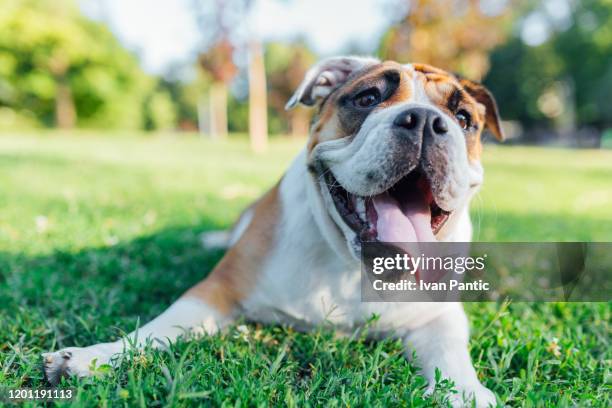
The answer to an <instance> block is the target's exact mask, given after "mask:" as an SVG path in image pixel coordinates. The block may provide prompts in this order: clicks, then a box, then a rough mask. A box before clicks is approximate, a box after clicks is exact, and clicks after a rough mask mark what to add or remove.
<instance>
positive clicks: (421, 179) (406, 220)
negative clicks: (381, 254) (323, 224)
mask: <svg viewBox="0 0 612 408" xmlns="http://www.w3.org/2000/svg"><path fill="white" fill-rule="evenodd" d="M340 61H341V62H340V64H338V60H335V61H333V63H332V64H331V68H330V66H323V67H318V70H317V71H315V72H314V73H312V72H310V73H309V74H310V76H311V77H310V78H308V77H307V79H306V81H305V82H307V81H310V82H308V83H306V85H304V84H303V85H302V87H301V89H300V90H298V93H297V96H296V97H297V98H301V101H302V102H305V103H306V104H309V103H308V102H311V103H310V104H316V105H317V112H316V114H315V118H314V120H313V125H312V128H311V135H310V139H309V143H308V165H309V169H310V171H311V173H312V175H313V177H314V178H315V181H316V183H317V185H318V189H319V190H320V194H321V195H322V196H323V199H324V202H325V203H326V207H327V210H328V212H329V215H330V217H331V218H332V219H333V220H334V222H335V224H336V225H337V226H338V228H339V229H340V230H341V231H342V233H343V235H344V237H345V238H346V240H347V243H348V244H349V248H350V249H351V250H352V252H353V253H354V254H356V253H358V252H359V246H360V243H361V242H362V241H381V242H424V241H435V240H438V239H443V238H444V237H445V236H446V235H448V233H449V231H450V230H452V228H453V222H454V221H456V218H457V214H458V213H459V210H462V209H464V208H465V206H466V205H467V204H468V202H469V200H470V198H471V197H472V196H473V195H474V193H475V192H476V191H477V190H478V188H479V186H480V185H481V183H482V180H483V174H482V173H483V172H482V167H481V165H480V155H481V151H482V147H481V142H480V134H481V132H482V130H483V128H484V126H485V123H486V124H488V125H489V126H490V127H491V128H492V130H493V132H494V133H496V135H498V136H500V137H501V134H500V132H499V122H498V118H497V110H496V107H495V102H494V101H493V100H492V98H491V97H490V94H489V93H488V92H487V91H486V90H484V88H482V87H481V86H479V85H477V84H475V83H472V82H469V81H465V80H460V79H458V78H457V77H455V76H453V75H451V74H449V73H447V72H445V71H442V70H440V69H437V68H434V67H430V66H427V65H423V64H410V65H400V64H398V63H395V62H384V63H380V62H377V61H374V60H361V59H359V60H353V59H350V60H348V61H347V60H346V59H344V60H340ZM342 61H343V62H342ZM300 91H301V94H300ZM308 98H310V99H308ZM294 103H295V101H294ZM290 104H291V102H290ZM487 110H489V112H487Z"/></svg>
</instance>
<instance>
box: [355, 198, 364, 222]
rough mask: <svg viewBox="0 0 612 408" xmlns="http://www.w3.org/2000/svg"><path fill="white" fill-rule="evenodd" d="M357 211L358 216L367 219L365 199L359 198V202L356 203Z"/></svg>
mask: <svg viewBox="0 0 612 408" xmlns="http://www.w3.org/2000/svg"><path fill="white" fill-rule="evenodd" d="M355 209H356V210H357V214H359V216H360V217H361V218H362V219H365V211H366V208H365V199H364V198H363V197H357V202H356V203H355Z"/></svg>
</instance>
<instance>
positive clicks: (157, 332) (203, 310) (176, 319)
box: [43, 279, 232, 385]
mask: <svg viewBox="0 0 612 408" xmlns="http://www.w3.org/2000/svg"><path fill="white" fill-rule="evenodd" d="M214 284H215V280H214V279H211V280H209V279H207V280H205V281H203V282H201V283H200V284H198V285H196V286H195V287H194V288H193V289H191V290H190V291H189V292H187V293H186V294H185V295H183V296H182V297H181V298H179V299H178V300H177V301H176V302H174V303H173V304H172V305H171V306H170V307H169V308H168V309H166V311H165V312H163V313H162V314H161V315H159V316H158V317H156V318H155V319H153V320H152V321H151V322H149V323H147V324H146V325H144V326H143V327H141V328H139V329H138V330H135V331H134V332H132V333H130V334H129V335H128V336H126V337H124V338H122V339H120V340H117V341H115V342H111V343H100V344H95V345H92V346H89V347H69V348H65V349H62V350H60V351H57V352H50V353H44V354H43V364H44V372H45V377H46V378H47V380H48V381H49V382H50V383H51V384H53V385H55V384H57V383H59V381H60V379H61V378H62V377H66V376H72V375H74V376H78V377H86V376H89V375H92V371H91V369H92V365H93V364H94V361H95V365H96V366H100V365H102V364H109V363H112V361H111V359H112V358H113V357H116V356H119V355H121V354H122V353H124V352H125V351H126V350H127V349H129V348H130V347H137V348H142V347H143V346H144V345H145V344H147V342H150V344H151V345H152V346H153V347H160V346H163V345H167V344H168V343H169V342H170V341H173V340H175V339H176V338H177V337H178V336H180V335H182V334H186V333H188V332H191V333H196V334H197V333H208V334H214V333H215V332H217V331H218V330H219V328H221V327H222V326H224V325H226V324H227V323H229V322H230V321H231V316H232V314H231V313H228V311H227V310H224V311H222V310H221V309H223V307H219V306H223V305H217V304H216V303H215V298H214V291H215V290H216V288H215V287H214V286H215V285H214ZM211 286H212V287H211Z"/></svg>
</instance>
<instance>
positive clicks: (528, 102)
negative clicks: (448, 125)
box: [484, 0, 612, 129]
mask: <svg viewBox="0 0 612 408" xmlns="http://www.w3.org/2000/svg"><path fill="white" fill-rule="evenodd" d="M524 3H525V4H526V6H524V7H522V8H519V9H517V10H516V11H515V14H516V16H515V19H516V22H515V29H514V34H513V36H512V37H511V38H510V39H509V41H508V42H506V43H505V44H503V45H502V46H500V47H498V48H497V49H495V50H494V51H493V52H492V54H491V69H490V70H489V72H488V75H487V77H486V78H485V81H484V82H485V84H486V85H487V86H488V87H489V88H490V89H491V90H492V92H493V94H494V95H496V97H497V99H498V100H499V101H500V102H501V103H500V108H501V111H502V116H504V117H505V118H506V119H514V120H519V121H520V122H521V123H522V124H523V126H525V127H533V126H551V125H553V126H554V125H561V126H562V125H563V124H564V121H568V120H569V121H571V122H574V123H573V124H574V125H577V126H585V125H589V126H595V127H597V128H600V129H602V128H605V127H609V126H611V125H612V104H610V95H612V1H611V0H583V1H577V2H566V4H567V5H568V7H570V13H569V15H568V16H567V18H559V17H557V18H555V13H554V12H552V11H551V9H550V7H554V6H555V4H554V2H551V1H547V0H540V1H536V2H534V1H529V2H524ZM561 3H563V2H561ZM561 5H563V4H561ZM529 17H532V18H537V21H539V23H540V24H541V26H542V27H540V28H541V29H543V30H546V31H547V33H546V37H547V38H544V41H542V42H541V43H539V44H531V45H528V44H527V43H526V42H525V40H526V38H525V34H524V32H522V31H521V29H520V28H521V26H522V25H524V24H526V23H527V21H526V20H527V19H528V18H529ZM527 40H528V41H529V38H527ZM547 97H548V98H547ZM556 105H558V106H556ZM569 125H570V126H571V125H572V123H570V124H569Z"/></svg>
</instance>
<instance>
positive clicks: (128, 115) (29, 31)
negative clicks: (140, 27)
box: [0, 0, 154, 128]
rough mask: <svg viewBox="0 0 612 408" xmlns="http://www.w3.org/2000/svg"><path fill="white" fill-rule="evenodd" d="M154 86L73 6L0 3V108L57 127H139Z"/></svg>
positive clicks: (25, 0) (67, 0)
mask: <svg viewBox="0 0 612 408" xmlns="http://www.w3.org/2000/svg"><path fill="white" fill-rule="evenodd" d="M153 82H154V81H153V80H152V79H151V78H149V77H147V76H146V75H145V74H144V73H143V72H142V71H141V70H140V68H139V66H138V63H137V61H136V59H135V58H134V57H133V56H132V55H131V54H129V53H128V52H127V51H125V50H124V49H123V47H121V45H120V44H119V43H118V41H117V40H116V39H115V38H114V36H113V35H112V34H111V33H110V32H109V31H108V30H107V29H106V27H104V26H103V25H102V24H99V23H96V22H93V21H91V20H88V19H86V18H85V17H83V16H82V15H81V14H80V13H79V10H78V7H77V6H76V4H75V3H74V1H72V0H55V1H50V0H4V1H3V5H2V13H1V14H0V105H4V106H8V107H10V108H12V109H14V110H16V111H27V110H31V111H33V114H34V115H35V116H36V117H37V118H39V120H40V121H42V122H43V123H44V124H47V125H51V124H55V125H56V126H58V127H61V128H72V127H74V126H75V125H77V124H78V125H80V126H92V125H93V126H96V125H102V126H104V127H113V126H121V127H128V128H139V127H141V126H142V123H143V113H142V105H143V101H144V99H145V97H146V94H147V93H148V92H149V91H150V89H151V87H152V85H153Z"/></svg>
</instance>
